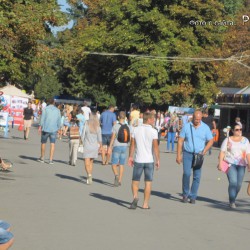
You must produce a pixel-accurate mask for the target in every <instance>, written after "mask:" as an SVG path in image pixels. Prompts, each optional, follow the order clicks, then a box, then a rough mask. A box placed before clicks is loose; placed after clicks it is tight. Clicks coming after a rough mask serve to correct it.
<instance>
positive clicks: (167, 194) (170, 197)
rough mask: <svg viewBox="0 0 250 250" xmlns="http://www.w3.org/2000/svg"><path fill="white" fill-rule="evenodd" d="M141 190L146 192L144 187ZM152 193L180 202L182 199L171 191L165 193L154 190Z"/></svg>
mask: <svg viewBox="0 0 250 250" xmlns="http://www.w3.org/2000/svg"><path fill="white" fill-rule="evenodd" d="M139 192H141V193H144V190H143V189H139ZM151 195H154V196H158V197H160V198H163V199H168V200H175V201H178V202H180V201H181V198H177V197H175V196H172V195H171V194H169V193H164V192H159V191H154V190H152V191H151Z"/></svg>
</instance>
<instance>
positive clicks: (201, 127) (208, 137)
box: [176, 110, 213, 204]
mask: <svg viewBox="0 0 250 250" xmlns="http://www.w3.org/2000/svg"><path fill="white" fill-rule="evenodd" d="M201 119H202V112H201V111H198V110H197V111H195V112H194V114H193V120H192V121H191V122H189V123H187V124H185V126H184V127H183V128H182V130H181V133H180V136H179V140H178V144H177V157H176V162H177V163H178V164H181V163H182V161H183V176H182V195H183V198H182V201H183V202H184V203H187V202H188V199H190V203H191V204H195V200H196V198H197V193H198V188H199V184H200V178H201V168H199V169H193V182H192V185H191V189H190V176H191V169H192V161H193V153H201V154H203V155H205V154H206V153H207V151H208V150H209V148H210V147H212V145H213V136H212V133H211V130H210V128H209V127H208V126H207V125H206V124H205V123H203V122H202V121H201ZM191 129H192V133H191ZM206 142H207V144H206ZM182 150H183V156H182Z"/></svg>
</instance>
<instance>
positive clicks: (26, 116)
mask: <svg viewBox="0 0 250 250" xmlns="http://www.w3.org/2000/svg"><path fill="white" fill-rule="evenodd" d="M31 105H32V102H28V107H26V108H25V109H24V110H23V124H24V140H28V138H29V132H30V128H31V125H32V121H33V118H34V111H33V109H32V107H31Z"/></svg>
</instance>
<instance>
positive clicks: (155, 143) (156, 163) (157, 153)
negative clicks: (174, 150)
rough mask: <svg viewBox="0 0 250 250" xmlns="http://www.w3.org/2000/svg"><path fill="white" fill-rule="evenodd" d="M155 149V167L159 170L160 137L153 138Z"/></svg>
mask: <svg viewBox="0 0 250 250" xmlns="http://www.w3.org/2000/svg"><path fill="white" fill-rule="evenodd" d="M153 149H154V154H155V167H156V169H157V170H158V169H159V168H160V151H159V145H158V139H157V140H156V139H154V140H153Z"/></svg>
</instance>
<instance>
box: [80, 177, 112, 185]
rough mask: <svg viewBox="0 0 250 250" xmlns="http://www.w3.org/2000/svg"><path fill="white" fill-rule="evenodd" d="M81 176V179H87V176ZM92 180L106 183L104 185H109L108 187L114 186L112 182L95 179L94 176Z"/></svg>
mask: <svg viewBox="0 0 250 250" xmlns="http://www.w3.org/2000/svg"><path fill="white" fill-rule="evenodd" d="M81 178H82V179H83V180H85V181H86V180H87V177H85V176H81ZM92 180H93V181H94V182H97V183H100V184H103V185H106V186H109V187H114V185H113V184H111V183H109V182H106V181H103V180H100V179H96V178H93V179H92Z"/></svg>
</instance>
